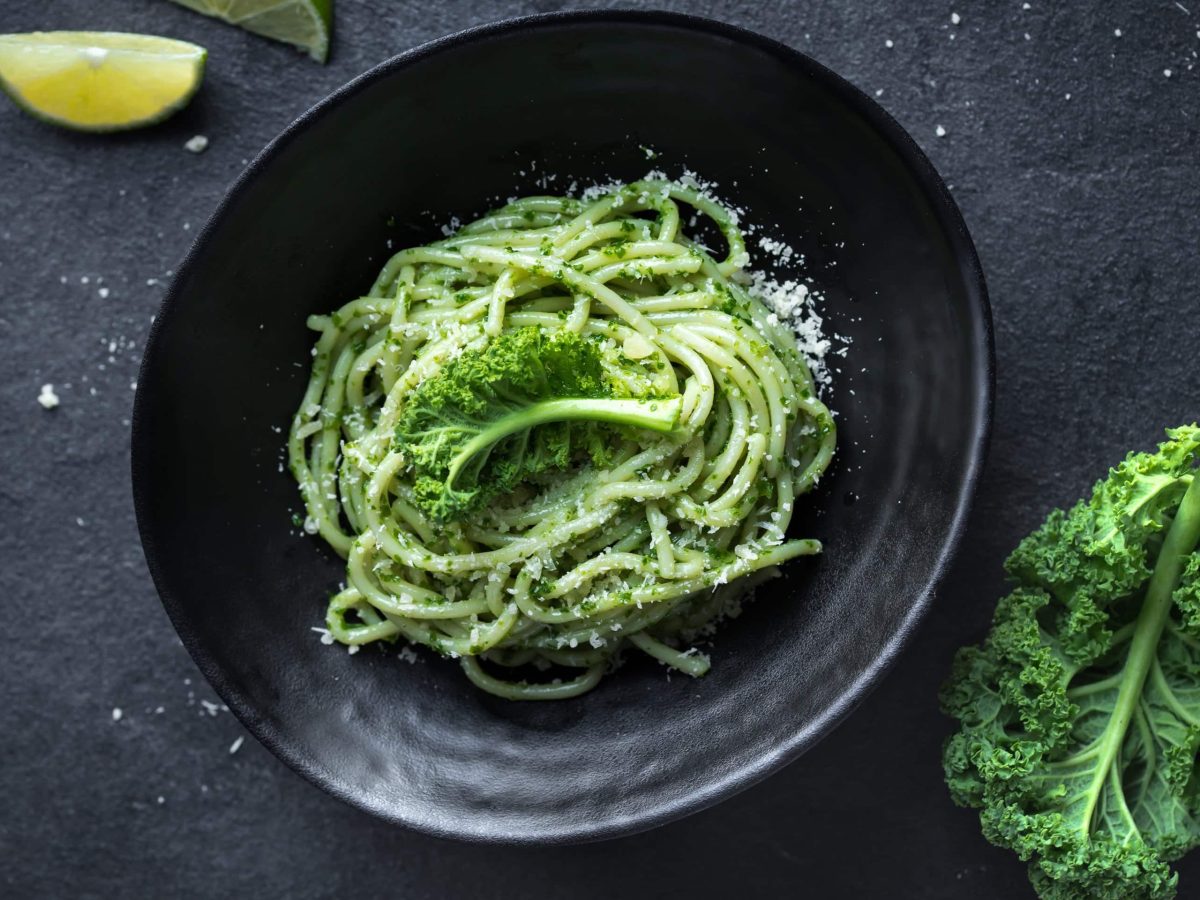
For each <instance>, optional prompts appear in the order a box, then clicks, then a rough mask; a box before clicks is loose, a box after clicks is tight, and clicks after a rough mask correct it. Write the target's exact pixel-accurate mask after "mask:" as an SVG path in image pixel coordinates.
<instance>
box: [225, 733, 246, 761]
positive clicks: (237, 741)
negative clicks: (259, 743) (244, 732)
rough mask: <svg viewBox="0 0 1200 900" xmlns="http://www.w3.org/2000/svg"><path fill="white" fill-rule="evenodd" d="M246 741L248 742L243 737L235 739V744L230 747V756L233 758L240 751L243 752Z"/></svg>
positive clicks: (239, 736)
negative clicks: (243, 743) (243, 744)
mask: <svg viewBox="0 0 1200 900" xmlns="http://www.w3.org/2000/svg"><path fill="white" fill-rule="evenodd" d="M245 740H246V739H245V738H244V737H242V736H241V735H238V737H236V738H234V741H233V743H232V744H230V745H229V755H230V756H233V754H235V753H237V752H238V751H239V750H241V749H242V742H243V741H245Z"/></svg>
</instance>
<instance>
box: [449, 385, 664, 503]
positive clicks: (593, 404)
mask: <svg viewBox="0 0 1200 900" xmlns="http://www.w3.org/2000/svg"><path fill="white" fill-rule="evenodd" d="M682 407H683V400H682V399H681V398H679V397H671V398H668V399H662V400H626V399H621V400H609V399H593V398H587V397H576V398H566V399H560V400H543V401H541V402H540V403H535V404H533V405H532V406H529V407H526V408H525V409H522V410H519V411H518V412H514V413H511V414H509V415H507V416H505V417H504V418H502V419H500V420H499V421H497V422H494V423H492V425H490V426H489V427H487V428H485V429H484V430H483V431H481V432H479V434H477V435H475V437H473V438H472V439H471V440H470V441H469V442H467V444H466V446H464V447H463V448H462V450H460V451H459V452H458V455H457V456H455V458H454V460H453V461H452V462H451V463H450V474H449V476H448V477H447V478H446V484H447V485H449V486H451V487H453V486H454V480H455V478H457V477H458V473H459V472H460V471H461V470H462V468H463V466H465V465H466V464H467V463H468V462H470V461H471V458H472V457H474V456H475V455H476V454H477V453H481V452H483V451H484V450H486V449H487V448H488V447H490V446H492V444H495V443H496V442H497V441H501V440H503V439H504V438H506V437H508V436H509V435H510V434H514V433H516V432H518V431H524V430H525V429H527V428H533V427H534V426H537V425H545V424H546V423H547V422H566V421H572V420H574V421H578V420H580V419H588V420H591V421H595V422H613V423H615V424H618V425H631V426H633V427H635V428H648V429H650V430H651V431H659V432H667V431H671V430H672V429H673V428H674V427H675V425H676V424H677V423H678V422H679V412H680V409H681V408H682Z"/></svg>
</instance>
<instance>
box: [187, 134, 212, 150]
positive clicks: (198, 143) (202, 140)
mask: <svg viewBox="0 0 1200 900" xmlns="http://www.w3.org/2000/svg"><path fill="white" fill-rule="evenodd" d="M183 147H184V149H185V150H187V151H189V152H190V153H203V152H204V151H205V150H207V149H208V138H207V137H206V136H205V135H203V134H197V135H195V136H193V137H190V138H188V139H187V140H186V141H184V142H183Z"/></svg>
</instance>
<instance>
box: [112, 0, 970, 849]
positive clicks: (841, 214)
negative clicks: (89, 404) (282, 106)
mask: <svg viewBox="0 0 1200 900" xmlns="http://www.w3.org/2000/svg"><path fill="white" fill-rule="evenodd" d="M639 145H645V146H648V147H653V148H655V149H656V150H657V151H658V152H659V154H660V157H659V158H658V159H657V160H656V161H655V163H654V165H658V166H662V167H663V168H665V169H667V170H668V172H678V171H679V169H680V167H681V166H682V165H686V166H688V167H690V168H692V169H694V170H695V171H697V172H699V173H701V174H703V175H704V176H706V177H707V178H709V179H713V180H715V181H717V182H718V183H719V184H720V192H721V193H722V194H723V195H724V196H725V197H726V198H727V199H729V200H731V201H733V202H735V203H736V204H738V205H739V206H742V207H744V208H745V209H747V210H748V211H749V216H748V217H749V218H750V219H751V220H753V221H754V222H755V223H757V224H758V225H760V226H762V227H763V229H764V230H765V232H767V233H768V234H771V235H774V236H777V237H780V238H783V239H785V240H787V241H788V242H789V243H791V244H794V245H795V246H796V247H797V248H798V249H799V250H801V251H803V253H804V254H805V255H806V257H807V261H806V271H807V272H808V273H810V274H811V275H812V276H813V277H814V278H815V279H816V280H817V282H818V283H819V284H820V285H821V287H822V288H823V289H824V291H825V294H826V297H827V301H826V307H825V309H826V311H827V314H828V321H827V327H829V328H830V329H832V330H834V331H837V332H839V333H841V334H843V335H846V336H847V337H849V338H851V340H852V343H851V345H850V348H849V352H848V353H847V355H846V357H845V358H844V360H838V361H836V362H835V365H836V366H838V367H840V370H839V371H838V372H837V373H836V379H835V386H834V393H833V406H834V407H835V408H836V409H837V411H838V413H839V420H838V421H839V423H840V428H841V433H840V456H839V458H838V462H837V464H836V465H835V466H834V468H833V470H832V472H831V473H830V474H829V475H828V476H827V477H826V478H825V479H824V480H823V481H822V483H821V487H820V490H819V491H818V492H817V493H815V494H813V495H811V496H810V497H808V498H805V499H804V500H803V501H802V502H801V503H799V504H798V508H799V509H800V510H801V513H800V514H799V516H798V521H797V523H796V529H797V532H798V533H800V534H805V535H817V536H819V537H820V538H821V539H822V540H823V541H824V542H825V546H826V553H825V555H824V556H822V557H820V558H819V559H817V560H805V561H797V562H796V563H794V564H789V566H788V567H787V571H786V573H785V577H784V578H781V579H779V580H776V581H774V582H771V583H768V584H767V586H766V587H764V588H762V589H761V590H760V591H759V597H758V600H757V601H756V602H755V603H754V604H752V605H751V606H750V607H748V609H747V611H746V612H745V613H744V614H743V615H742V616H741V617H740V618H738V619H736V620H734V621H731V622H729V623H727V624H726V625H725V627H724V628H723V629H722V630H721V632H720V633H719V635H718V637H717V640H716V644H715V648H714V652H713V670H712V672H711V674H709V675H708V676H707V677H706V678H704V679H702V680H691V679H688V678H686V677H681V676H676V677H674V678H671V679H670V680H668V679H667V677H666V675H665V674H664V671H663V670H662V669H661V668H659V667H656V666H655V665H653V664H651V663H649V662H634V663H632V664H630V665H628V666H626V667H625V668H624V669H623V670H621V671H620V672H619V673H618V674H616V675H614V676H612V677H609V678H607V679H606V680H605V681H603V682H602V684H601V685H600V687H599V688H598V689H597V690H596V691H594V692H593V693H590V694H588V695H586V696H584V697H582V698H580V699H576V700H568V701H562V702H557V703H525V704H521V703H512V702H506V701H503V700H498V699H496V698H494V697H490V696H488V695H486V694H484V693H482V692H480V691H479V690H477V689H475V688H474V687H472V686H471V685H470V683H469V682H468V681H467V680H466V678H465V677H464V676H463V675H462V673H461V672H460V671H459V669H458V667H457V665H456V664H454V663H452V662H449V661H443V660H440V659H437V658H435V657H433V656H431V655H429V654H424V653H422V654H421V660H420V662H418V663H417V664H413V665H409V664H406V663H404V662H400V661H398V660H397V658H396V653H395V652H394V651H392V652H388V653H386V654H385V653H382V652H377V651H376V650H374V649H371V648H368V649H366V650H364V652H362V653H360V654H358V655H356V656H349V655H347V653H346V652H344V651H343V650H341V649H340V648H338V647H328V646H323V645H322V644H321V643H320V641H319V640H318V639H317V636H316V635H315V634H313V632H312V631H311V630H310V629H311V627H312V626H314V625H320V624H321V622H322V617H323V614H324V608H325V600H326V596H327V594H328V592H329V591H330V589H331V588H332V587H333V586H334V585H335V584H336V583H337V582H338V581H339V580H340V579H341V578H342V572H343V568H342V564H341V562H340V560H338V559H337V558H336V557H335V556H334V555H333V554H332V553H330V552H327V550H326V549H325V548H324V547H323V546H322V545H321V544H320V543H318V542H317V541H316V540H314V539H311V538H305V537H303V536H300V535H298V534H297V529H296V527H295V526H294V525H293V524H292V514H293V512H295V511H296V510H297V509H299V502H298V497H297V491H296V487H295V485H294V484H293V482H292V480H291V478H290V476H289V475H288V474H286V473H285V472H284V471H283V470H282V468H281V466H280V460H281V453H282V446H283V443H284V438H285V434H280V433H279V431H278V429H279V428H282V429H283V430H284V432H285V433H286V428H287V423H288V421H289V419H290V417H291V414H292V412H293V410H294V409H295V407H296V406H297V404H298V402H299V399H300V396H301V393H302V390H303V386H304V384H305V381H306V378H307V368H308V364H309V347H310V345H311V341H312V335H311V334H310V333H309V332H308V331H307V330H306V329H305V324H304V322H305V317H306V316H308V315H309V314H310V313H313V312H318V311H320V312H325V311H328V310H330V309H333V308H335V307H336V306H338V305H340V304H341V303H342V302H344V301H345V300H347V299H349V298H352V297H354V296H357V295H358V294H359V292H361V291H363V290H364V289H365V288H366V287H367V286H368V285H369V284H370V282H371V280H372V278H373V276H374V274H375V272H376V271H377V269H378V267H379V266H380V264H381V261H382V259H383V257H384V255H385V252H386V250H385V248H386V246H387V242H388V240H389V239H390V240H391V241H392V242H393V243H394V244H395V246H397V247H400V246H405V245H412V244H414V243H419V242H425V241H427V240H429V239H431V238H433V237H435V236H437V235H438V234H439V233H440V232H439V231H438V230H437V228H436V227H435V226H436V224H438V223H441V222H445V221H447V220H448V219H449V218H450V216H451V215H458V216H460V217H461V216H466V215H470V214H472V213H478V212H481V211H482V210H484V209H485V208H487V207H488V205H489V203H491V202H492V201H494V200H495V199H496V198H503V197H507V196H510V195H519V194H524V193H530V192H535V191H537V192H541V189H539V188H537V187H536V186H535V185H536V180H537V179H538V178H539V177H540V176H541V175H542V174H544V173H558V174H559V178H558V180H557V182H555V183H553V184H552V187H557V188H560V189H561V188H565V186H566V183H568V182H569V181H570V178H571V177H575V178H579V179H581V180H586V179H589V178H590V179H600V180H607V179H610V178H613V177H617V178H621V179H632V178H636V177H638V176H641V175H642V174H644V173H645V172H646V170H647V168H648V167H649V165H650V164H649V163H648V162H647V160H646V158H645V153H644V152H643V150H641V149H640V147H639ZM522 172H523V173H524V174H522ZM990 392H991V335H990V326H989V314H988V308H987V302H986V298H985V289H984V284H983V279H982V276H981V274H980V270H979V263H978V261H977V259H976V256H975V252H974V249H973V248H972V245H971V241H970V239H969V238H968V236H967V233H966V231H965V229H964V227H963V223H962V220H961V219H960V217H959V214H958V212H957V211H956V209H955V207H954V204H953V202H952V201H951V199H950V197H949V196H948V194H947V192H946V189H945V187H944V185H943V184H942V182H941V180H940V179H939V178H938V176H937V174H936V173H935V172H934V170H933V169H932V167H931V166H930V164H929V162H928V161H927V160H926V159H925V157H924V156H923V155H922V154H921V153H920V151H919V150H918V149H917V147H916V145H915V144H914V143H913V142H912V140H911V139H910V138H909V137H908V136H907V135H906V134H905V133H904V132H903V131H902V130H901V129H900V127H899V126H898V125H897V124H896V123H895V122H894V121H893V120H892V119H890V118H889V117H888V116H887V114H886V113H884V112H883V111H882V110H881V109H880V108H879V107H878V106H876V105H875V104H874V103H873V102H872V101H871V100H869V99H868V98H867V97H866V96H864V95H863V94H862V93H860V92H859V91H858V90H856V89H855V88H853V87H851V86H850V85H849V84H848V83H847V82H845V81H843V80H842V79H841V78H839V77H838V76H837V75H834V74H833V73H831V72H829V71H828V70H826V69H824V68H822V67H821V66H819V65H817V64H816V63H814V62H813V61H811V60H809V59H808V58H806V57H804V56H802V55H800V54H799V53H796V52H795V51H793V50H790V49H788V48H787V47H784V46H782V45H780V44H777V43H774V42H772V41H770V40H767V39H765V38H762V37H758V36H755V35H753V34H749V33H747V32H744V31H740V30H738V29H735V28H731V27H728V26H726V25H721V24H717V23H714V22H709V21H704V20H699V19H694V18H688V17H683V16H677V15H667V14H662V13H651V14H635V13H628V12H619V13H609V12H603V13H601V12H597V13H581V14H566V15H548V16H542V17H536V18H529V19H521V20H517V21H512V22H506V23H502V24H499V25H495V26H490V27H485V28H478V29H474V30H471V31H466V32H463V33H462V34H458V35H455V36H453V37H449V38H445V39H443V40H439V41H435V42H433V43H432V44H428V45H426V46H424V47H421V48H419V49H417V50H414V51H412V52H409V53H406V54H404V55H402V56H398V57H396V58H395V59H393V60H390V61H389V62H387V63H384V64H383V65H381V66H379V67H378V68H376V69H373V70H372V71H370V72H368V73H367V74H366V75H364V76H362V77H361V78H359V79H357V80H356V81H354V82H352V83H351V84H349V85H347V86H346V87H345V88H343V89H342V90H340V91H338V92H337V93H336V94H334V95H333V96H332V97H330V98H329V99H328V100H326V101H324V102H323V103H321V104H319V105H318V106H317V107H315V108H314V109H313V110H311V111H310V112H309V113H307V114H306V115H304V116H303V117H302V118H300V119H299V120H298V121H297V122H295V123H294V124H293V125H292V126H291V127H289V128H288V129H287V130H286V131H285V132H284V133H283V135H282V136H280V137H279V138H278V139H277V140H276V141H274V142H273V143H272V144H271V145H270V146H269V147H268V148H267V149H266V150H265V151H264V152H263V153H262V154H261V155H260V156H259V157H258V159H257V160H255V162H254V163H253V164H252V165H251V166H250V167H249V169H248V170H247V171H246V173H245V174H244V175H243V176H242V178H241V179H240V180H239V181H238V183H237V185H236V186H235V187H234V188H233V190H232V191H231V192H230V194H229V196H228V197H227V198H226V200H225V202H224V203H223V204H222V205H221V207H220V209H219V210H218V211H217V213H216V214H215V215H214V216H213V218H212V220H211V221H210V222H209V224H208V226H207V228H206V229H205V230H204V231H203V233H202V234H201V235H200V236H199V238H198V239H197V241H196V244H195V246H194V247H193V248H192V251H191V253H190V254H189V256H188V258H187V260H186V261H185V262H184V264H183V266H182V267H181V268H180V270H179V274H178V275H177V276H176V278H175V282H174V284H173V285H172V287H171V290H170V291H169V293H168V296H167V299H166V302H165V303H164V305H163V309H162V313H161V315H160V316H159V317H158V320H157V322H156V324H155V327H154V329H153V333H152V336H151V339H150V343H149V347H148V348H147V351H146V357H145V361H144V364H143V367H142V373H141V376H140V378H139V389H138V394H137V405H136V409H135V413H134V432H133V475H134V496H135V501H136V505H137V514H138V524H139V527H140V529H141V535H142V542H143V544H144V546H145V551H146V558H147V560H148V562H149V566H150V571H151V573H152V574H153V576H154V581H155V584H156V585H157V586H158V590H159V593H160V594H161V595H162V599H163V603H164V604H165V606H166V608H167V612H168V613H169V614H170V616H171V619H172V621H173V622H174V623H175V626H176V628H177V629H178V630H179V633H180V635H181V636H182V638H183V641H184V643H185V644H186V646H187V648H188V650H189V651H190V652H191V654H192V656H193V657H194V658H195V660H196V662H197V663H198V664H199V666H200V668H201V669H202V670H203V671H204V673H205V675H206V676H207V677H208V678H209V680H210V681H211V682H212V684H213V686H214V687H215V688H216V690H217V692H218V693H219V694H220V695H221V696H222V697H223V698H224V699H225V701H226V702H227V703H228V704H229V706H230V708H231V709H232V710H233V711H234V712H235V713H236V714H237V715H238V717H239V718H241V720H242V721H243V722H244V723H245V724H246V726H247V727H248V728H249V729H250V731H252V732H253V733H254V734H255V735H256V736H257V737H258V738H259V739H260V740H261V741H262V742H263V743H265V744H266V745H267V746H268V747H269V748H270V749H271V750H273V751H274V752H275V753H276V754H277V755H278V756H279V757H280V758H282V759H283V760H284V761H285V762H286V763H288V764H289V765H290V766H292V767H293V768H294V769H296V770H297V771H299V772H300V773H301V774H303V775H304V776H306V777H307V778H309V779H310V780H311V781H313V782H315V783H316V784H318V785H320V786H321V787H323V788H325V789H326V790H328V791H330V792H331V793H333V794H334V795H336V796H338V797H341V798H343V799H344V800H347V801H349V802H350V803H353V804H355V805H357V806H359V807H362V808H363V809H366V810H369V811H371V812H373V813H376V814H378V815H380V816H383V817H385V818H387V819H391V820H393V821H396V822H399V823H403V824H405V825H409V826H412V827H414V828H417V829H420V830H422V831H427V832H431V833H434V834H439V835H447V836H454V837H462V838H468V839H479V840H489V841H518V842H529V843H532V842H550V841H555V842H561V841H572V840H585V839H595V838H603V837H609V836H613V835H618V834H622V833H626V832H631V831H635V830H638V829H643V828H647V827H649V826H652V825H655V824H658V823H661V822H665V821H667V820H669V819H672V818H675V817H678V816H681V815H684V814H685V813H688V812H691V811H694V810H697V809H699V808H701V807H703V806H706V805H708V804H711V803H714V802H716V801H717V800H718V799H720V798H722V797H725V796H727V795H729V794H731V793H733V792H734V791H737V790H739V789H741V788H744V787H746V786H748V785H750V784H752V783H754V782H755V781H757V780H758V779H760V778H763V777H764V776H766V775H767V774H769V773H771V772H772V771H774V770H775V769H778V768H779V767H780V766H782V765H783V764H784V763H786V762H788V761H790V760H792V759H795V758H796V757H797V756H798V755H800V753H802V752H803V751H804V750H805V749H806V748H808V747H810V746H811V745H812V744H813V743H814V742H815V741H816V740H817V739H818V738H820V737H821V736H822V735H823V734H825V733H827V732H828V731H829V730H830V729H831V728H832V727H833V726H834V724H835V723H836V722H837V721H838V720H839V719H840V718H841V717H842V716H844V715H845V714H846V713H847V712H848V711H849V710H850V709H851V708H852V707H853V706H854V704H855V703H856V702H858V701H859V700H861V699H862V697H863V695H864V694H865V693H866V692H867V691H868V690H869V689H870V688H871V686H872V685H873V684H874V683H875V682H876V681H877V680H878V678H879V677H880V675H881V673H882V672H883V671H884V670H885V669H886V668H887V666H888V665H889V664H890V663H891V661H892V660H893V659H894V657H895V656H896V654H897V652H898V651H899V649H900V647H901V646H902V645H903V643H904V642H905V640H906V639H907V638H908V637H909V635H910V634H911V633H912V631H913V629H914V627H915V626H916V624H917V622H918V620H919V619H920V618H921V616H922V614H923V612H924V611H925V609H926V607H927V606H928V604H929V602H930V598H931V596H932V591H933V589H934V586H935V584H936V582H937V580H938V578H939V577H940V575H941V573H942V571H943V570H944V568H945V566H946V563H947V560H948V559H949V557H950V555H951V553H952V552H953V550H954V547H955V544H956V543H957V541H958V538H959V535H960V533H961V530H962V526H963V519H964V516H965V514H966V509H967V506H968V504H969V501H970V497H971V494H972V491H973V489H974V486H975V480H976V476H977V473H978V471H979V466H980V462H981V455H982V453H983V450H984V443H985V439H986V434H987V429H988V420H989V404H990ZM847 777H851V776H850V775H849V774H847ZM796 802H797V803H803V802H804V799H803V798H802V797H797V798H796Z"/></svg>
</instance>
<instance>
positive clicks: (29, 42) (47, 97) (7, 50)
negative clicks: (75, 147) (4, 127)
mask: <svg viewBox="0 0 1200 900" xmlns="http://www.w3.org/2000/svg"><path fill="white" fill-rule="evenodd" d="M205 56H206V51H205V50H204V48H203V47H198V46H196V45H195V44H189V43H187V42H186V41H176V40H172V39H171V38H163V37H154V36H152V35H145V34H124V33H121V32H112V31H94V32H88V31H47V32H40V31H39V32H33V33H31V34H5V35H0V88H3V90H4V91H5V93H7V94H8V95H9V96H10V97H12V99H13V100H14V101H15V102H16V103H17V105H18V106H20V107H22V108H23V109H24V110H26V111H27V112H29V113H30V114H31V115H34V116H36V117H38V118H40V119H43V120H44V121H47V122H51V123H53V124H55V125H62V126H64V127H67V128H75V129H79V130H82V131H118V130H122V129H126V128H136V127H138V126H139V125H147V124H150V123H152V122H158V121H161V120H162V119H165V118H166V117H167V116H169V115H171V113H173V112H175V111H176V110H178V109H180V108H182V107H183V106H185V105H186V104H187V102H188V101H189V100H190V99H191V98H192V95H193V94H195V93H196V90H197V88H199V87H200V82H201V81H203V79H204V60H205Z"/></svg>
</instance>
